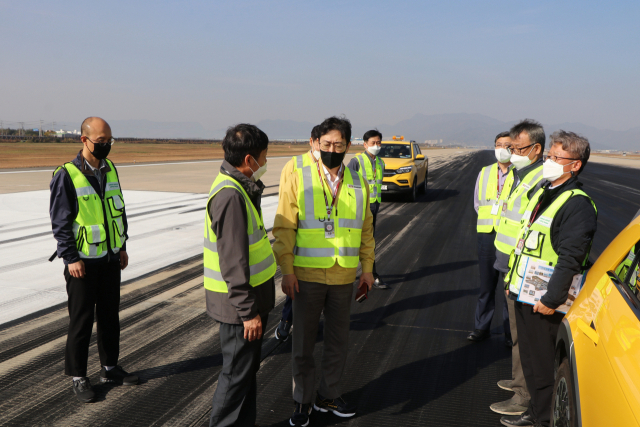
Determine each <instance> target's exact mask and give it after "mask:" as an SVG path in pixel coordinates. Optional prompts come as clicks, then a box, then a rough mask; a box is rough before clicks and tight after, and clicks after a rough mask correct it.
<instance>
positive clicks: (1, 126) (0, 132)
mask: <svg viewBox="0 0 640 427" xmlns="http://www.w3.org/2000/svg"><path fill="white" fill-rule="evenodd" d="M0 135H2V136H4V122H3V121H2V120H0Z"/></svg>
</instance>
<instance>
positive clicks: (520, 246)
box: [516, 239, 524, 255]
mask: <svg viewBox="0 0 640 427" xmlns="http://www.w3.org/2000/svg"><path fill="white" fill-rule="evenodd" d="M523 248H524V239H520V240H518V244H517V245H516V255H521V254H522V249H523Z"/></svg>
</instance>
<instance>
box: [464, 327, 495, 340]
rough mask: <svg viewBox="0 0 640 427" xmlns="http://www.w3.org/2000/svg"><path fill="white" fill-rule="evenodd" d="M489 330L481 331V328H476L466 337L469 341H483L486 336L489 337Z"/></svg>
mask: <svg viewBox="0 0 640 427" xmlns="http://www.w3.org/2000/svg"><path fill="white" fill-rule="evenodd" d="M489 335H490V334H489V331H483V330H482V329H476V330H474V331H473V332H471V333H470V334H469V336H468V337H467V339H468V340H469V341H473V342H480V341H484V340H486V339H487V338H489Z"/></svg>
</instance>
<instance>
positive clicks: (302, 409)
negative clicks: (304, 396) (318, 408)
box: [289, 402, 311, 427]
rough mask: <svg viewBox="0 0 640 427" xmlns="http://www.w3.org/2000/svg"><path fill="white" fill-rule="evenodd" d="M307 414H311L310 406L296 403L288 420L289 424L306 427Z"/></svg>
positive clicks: (307, 423) (307, 421) (307, 422)
mask: <svg viewBox="0 0 640 427" xmlns="http://www.w3.org/2000/svg"><path fill="white" fill-rule="evenodd" d="M309 414H311V405H310V404H308V403H298V402H296V409H295V411H293V415H292V416H291V418H289V424H291V425H292V426H303V427H304V426H308V425H309Z"/></svg>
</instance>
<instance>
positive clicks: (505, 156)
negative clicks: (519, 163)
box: [496, 148, 511, 163]
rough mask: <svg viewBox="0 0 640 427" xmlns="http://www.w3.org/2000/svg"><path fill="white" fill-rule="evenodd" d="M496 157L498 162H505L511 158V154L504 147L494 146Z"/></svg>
mask: <svg viewBox="0 0 640 427" xmlns="http://www.w3.org/2000/svg"><path fill="white" fill-rule="evenodd" d="M496 159H498V161H499V162H500V163H507V162H508V161H509V160H511V154H509V150H507V149H506V148H496Z"/></svg>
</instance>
